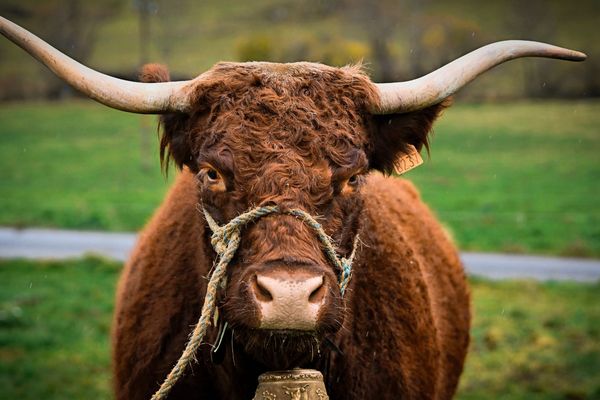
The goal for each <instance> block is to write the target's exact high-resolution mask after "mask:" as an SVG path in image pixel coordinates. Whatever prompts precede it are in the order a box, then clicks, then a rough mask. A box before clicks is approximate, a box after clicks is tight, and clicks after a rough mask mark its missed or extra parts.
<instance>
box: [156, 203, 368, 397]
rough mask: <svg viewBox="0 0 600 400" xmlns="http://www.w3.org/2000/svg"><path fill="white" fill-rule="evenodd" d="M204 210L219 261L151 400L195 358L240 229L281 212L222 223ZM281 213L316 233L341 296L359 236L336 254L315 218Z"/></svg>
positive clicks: (271, 209) (252, 213) (258, 212)
mask: <svg viewBox="0 0 600 400" xmlns="http://www.w3.org/2000/svg"><path fill="white" fill-rule="evenodd" d="M203 212H204V216H205V218H206V222H207V223H208V226H209V228H210V230H211V231H212V232H213V234H212V236H211V244H212V246H213V248H214V249H215V252H216V253H217V256H218V262H217V264H216V266H215V268H214V270H213V273H212V275H211V277H210V280H209V281H208V286H207V288H206V296H205V297H204V304H203V305H202V314H201V315H200V319H199V320H198V323H197V324H196V326H195V327H194V330H193V331H192V333H191V335H190V338H189V340H188V342H187V344H186V346H185V350H184V351H183V354H182V355H181V357H180V358H179V360H178V361H177V363H176V364H175V366H174V367H173V369H172V370H171V372H169V375H168V376H167V378H166V379H165V381H164V382H163V383H162V385H161V386H160V388H159V389H158V390H157V391H156V393H154V395H153V396H152V400H164V399H166V398H167V396H168V394H169V392H170V390H171V389H172V388H173V386H174V385H175V383H177V381H178V380H179V378H181V377H182V376H183V374H184V373H185V367H186V366H187V365H188V364H189V363H191V362H192V361H197V360H196V351H197V350H198V347H199V346H200V344H201V343H202V339H203V338H204V336H205V335H206V331H207V330H208V327H209V326H210V325H211V319H212V318H213V315H214V314H215V310H216V300H217V290H218V289H219V288H223V289H224V288H225V286H226V280H227V277H226V275H225V272H226V269H227V265H229V262H230V261H231V260H232V258H233V256H234V255H235V252H236V251H237V249H238V247H239V244H240V240H241V233H242V228H243V227H244V226H246V225H247V224H249V223H250V222H253V221H255V220H257V219H259V218H261V217H263V216H265V215H269V214H274V213H280V211H279V208H278V207H277V206H266V207H256V208H253V209H252V210H249V211H246V212H245V213H243V214H240V215H238V216H237V217H235V218H233V219H232V220H231V221H229V222H228V223H227V224H225V225H222V226H221V225H219V224H218V223H217V222H216V221H215V220H214V218H213V217H212V216H211V215H210V214H209V213H208V212H207V211H206V209H203ZM283 213H284V214H289V215H292V216H295V217H298V218H300V219H302V221H304V223H305V224H306V225H308V226H309V227H310V228H312V230H313V231H314V232H315V234H316V235H317V237H318V238H319V240H320V241H321V243H322V244H323V248H324V251H325V254H327V256H328V257H329V259H330V260H331V262H332V263H333V264H334V265H335V267H337V268H338V269H339V270H340V271H341V273H340V282H339V285H340V292H341V295H342V296H344V293H345V291H346V288H347V286H348V283H349V282H350V278H351V277H352V262H353V261H354V256H355V254H356V246H357V243H358V235H356V236H355V237H354V243H353V245H352V252H351V253H350V256H349V257H348V258H343V257H338V255H337V252H336V250H335V247H334V244H333V241H332V239H331V238H330V237H329V236H328V235H327V233H325V231H324V230H323V227H322V226H321V224H319V223H318V222H317V220H315V219H314V218H313V217H312V216H311V215H310V214H308V213H307V212H305V211H302V210H300V209H293V210H289V211H285V212H283ZM215 320H216V317H215ZM215 323H216V322H215Z"/></svg>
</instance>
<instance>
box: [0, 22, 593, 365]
mask: <svg viewBox="0 0 600 400" xmlns="http://www.w3.org/2000/svg"><path fill="white" fill-rule="evenodd" d="M0 32H2V33H3V34H4V35H6V36H7V37H9V38H10V39H11V40H13V41H15V42H16V43H17V44H19V45H20V46H21V47H23V48H24V49H26V50H27V51H29V52H30V53H31V54H32V55H34V56H35V57H36V58H38V59H39V60H40V61H42V62H44V63H45V64H46V65H47V66H48V67H49V68H50V69H51V70H53V71H54V72H55V73H57V74H58V75H59V76H60V77H62V78H64V79H65V80H67V81H68V82H69V83H71V84H72V85H73V86H74V87H76V88H77V89H79V90H81V91H82V92H84V93H85V94H87V95H89V96H90V97H92V98H94V99H96V100H98V101H100V102H101V103H103V104H106V105H108V106H110V107H114V108H118V109H121V110H125V111H130V112H138V113H159V114H163V117H162V124H163V136H162V140H161V154H162V155H163V157H164V158H167V159H168V158H169V157H170V158H172V159H173V160H174V162H175V163H176V165H177V166H179V167H184V166H185V167H187V168H189V170H190V171H192V172H193V173H194V174H196V176H197V183H198V202H199V204H201V206H202V207H204V209H205V210H206V212H207V213H209V214H210V215H211V216H212V217H213V218H214V219H215V220H216V221H217V223H219V224H226V223H228V222H229V221H230V220H232V219H233V218H234V217H236V216H237V215H239V214H241V213H243V212H245V211H247V210H248V209H253V208H255V207H261V206H268V205H276V206H277V207H278V208H279V210H281V211H283V212H281V213H278V214H271V215H268V216H265V217H262V218H260V219H258V220H257V221H255V222H254V223H252V224H250V225H248V226H247V227H246V228H245V229H244V230H243V232H242V240H241V244H240V247H239V249H238V250H237V252H236V256H235V258H234V259H233V260H232V262H231V265H230V266H229V269H228V280H227V282H228V285H227V288H226V290H225V295H224V296H223V299H222V300H223V303H222V306H223V307H222V309H223V311H224V314H225V319H226V320H227V321H228V323H230V324H231V325H232V326H233V327H234V329H235V331H236V334H237V336H236V337H237V339H238V340H239V342H240V343H243V344H244V345H245V346H246V348H247V350H248V351H249V352H250V353H251V354H252V355H254V356H255V357H256V358H257V359H259V360H260V361H262V362H264V363H265V364H266V365H267V366H270V367H272V368H288V367H293V366H295V365H298V364H300V363H302V362H304V361H305V360H304V357H305V356H306V357H309V356H310V351H306V350H307V347H312V343H314V338H317V339H319V338H320V337H322V336H323V335H326V334H328V333H332V332H335V331H337V330H338V329H340V327H341V324H342V323H343V318H344V315H343V314H344V313H343V311H342V310H343V309H344V305H345V304H344V303H345V302H347V301H349V300H350V299H351V297H352V286H351V285H352V284H350V287H349V290H348V294H347V296H346V297H345V298H342V296H341V293H340V290H339V287H338V279H339V274H340V271H338V270H336V268H335V267H334V265H332V263H331V262H330V261H329V260H328V259H327V257H326V256H325V255H324V253H323V249H322V246H321V244H322V243H321V242H320V241H319V240H318V239H317V237H316V235H315V233H314V232H313V231H312V230H311V229H309V228H308V227H307V225H306V224H305V223H304V222H303V221H301V220H299V219H298V218H294V217H292V216H290V215H288V214H286V213H285V211H286V210H292V209H300V210H303V211H304V212H307V213H309V214H310V215H312V216H314V217H315V218H317V219H318V221H319V222H320V223H321V224H322V225H323V228H324V229H325V231H326V233H327V234H328V235H329V236H330V237H331V238H333V240H334V242H335V243H336V244H337V248H338V253H339V255H340V256H347V255H348V254H349V253H350V252H351V250H352V246H353V242H354V239H355V237H356V235H357V233H358V232H359V230H360V214H361V209H362V200H361V186H362V185H363V183H364V177H365V174H366V173H368V172H369V171H371V170H379V171H382V172H384V173H390V172H391V171H392V170H393V168H394V165H395V162H396V160H397V159H398V157H400V156H402V155H403V154H405V153H407V152H408V151H411V150H413V149H416V150H417V151H420V150H421V149H422V148H423V147H424V146H427V143H428V140H427V134H428V132H429V130H430V128H431V125H432V123H433V121H434V119H435V118H436V116H437V115H438V114H439V112H440V110H441V109H442V108H443V107H444V100H445V99H446V98H448V96H450V95H451V94H453V93H454V92H456V91H457V90H458V89H460V88H461V87H462V86H464V85H465V84H466V83H468V82H470V81H471V80H473V79H474V78H475V77H477V76H478V75H479V74H481V73H483V72H485V71H487V70H488V69H490V68H492V67H493V66H495V65H497V64H499V63H502V62H504V61H507V60H510V59H513V58H517V57H523V56H542V57H552V58H562V59H568V60H582V59H584V58H585V55H583V54H582V53H579V52H575V51H572V50H567V49H562V48H558V47H555V46H551V45H547V44H542V43H536V42H524V41H506V42H499V43H495V44H493V45H489V46H485V47H483V48H481V49H479V50H476V51H474V52H472V53H470V54H468V55H466V56H464V57H462V58H460V59H458V60H456V61H454V62H452V63H450V64H448V65H446V66H444V67H442V68H440V69H439V70H437V71H435V72H432V73H431V74H429V75H426V76H424V77H422V78H419V79H416V80H413V81H409V82H397V83H389V84H374V83H372V82H371V81H370V80H369V79H368V78H367V77H366V76H365V75H364V74H363V73H362V71H361V70H360V68H358V67H345V68H332V67H328V66H324V65H320V64H312V63H295V64H273V63H245V64H236V63H220V64H217V65H216V66H215V67H214V68H212V69H211V70H209V71H208V72H206V73H204V74H202V75H200V76H198V77H197V78H195V79H193V80H191V81H184V82H166V81H167V80H168V73H167V72H166V70H165V69H162V68H160V67H156V66H155V67H148V68H146V70H145V71H144V77H145V80H146V81H147V82H146V83H134V82H126V81H122V80H119V79H115V78H112V77H109V76H106V75H103V74H100V73H98V72H96V71H93V70H90V69H88V68H86V67H84V66H82V65H80V64H78V63H76V62H74V61H73V60H71V59H69V58H68V57H66V56H65V55H63V54H61V53H59V52H58V51H56V50H55V49H53V48H52V47H50V46H49V45H47V44H46V43H44V42H42V41H41V40H40V39H38V38H37V37H35V36H33V35H31V34H30V33H29V32H27V31H25V30H23V29H22V28H20V27H18V26H16V25H14V24H12V23H11V22H9V21H7V20H5V19H3V18H1V17H0ZM209 234H210V232H209V231H208V230H207V236H206V237H205V240H206V242H207V244H208V242H209V240H210V239H209ZM292 336H293V337H292ZM278 340H280V343H279V344H281V343H284V342H285V343H288V344H289V345H288V346H287V347H286V349H285V351H284V352H283V353H284V354H285V359H283V358H278V357H274V355H273V354H272V353H273V352H272V351H266V350H265V349H266V348H267V346H268V344H269V342H270V341H278ZM271 343H273V342H271Z"/></svg>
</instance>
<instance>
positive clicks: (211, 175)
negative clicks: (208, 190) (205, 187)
mask: <svg viewBox="0 0 600 400" xmlns="http://www.w3.org/2000/svg"><path fill="white" fill-rule="evenodd" d="M206 176H207V177H208V180H209V181H211V182H213V181H215V182H216V181H217V180H218V179H219V173H218V172H217V171H215V170H214V169H212V168H208V169H207V171H206Z"/></svg>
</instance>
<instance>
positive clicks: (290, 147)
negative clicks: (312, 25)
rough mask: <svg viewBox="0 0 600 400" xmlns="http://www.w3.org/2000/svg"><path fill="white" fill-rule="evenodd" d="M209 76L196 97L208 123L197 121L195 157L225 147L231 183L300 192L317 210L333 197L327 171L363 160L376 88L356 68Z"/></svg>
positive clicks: (223, 66)
mask: <svg viewBox="0 0 600 400" xmlns="http://www.w3.org/2000/svg"><path fill="white" fill-rule="evenodd" d="M209 76H210V82H208V83H206V84H203V85H202V86H200V87H198V90H197V93H196V98H197V103H196V107H197V111H196V113H197V115H198V116H199V115H205V118H200V117H198V118H196V119H197V121H198V123H197V124H196V126H194V127H193V128H194V129H193V131H194V135H193V137H192V138H191V139H192V140H193V141H194V145H193V146H194V147H195V150H196V152H197V155H198V156H199V157H200V158H202V156H205V155H207V153H210V152H215V151H216V150H215V149H216V148H219V149H221V150H222V149H223V148H227V149H230V150H231V152H232V154H233V155H234V158H235V160H234V162H235V181H236V182H238V183H240V184H243V185H250V187H249V188H248V191H249V192H251V193H254V194H258V195H263V196H269V195H272V194H274V193H276V192H281V188H287V190H294V189H297V190H298V192H297V193H296V194H297V195H300V196H302V195H303V194H309V195H310V197H311V198H310V199H309V198H307V199H306V203H309V204H318V203H320V202H321V200H322V199H321V198H322V197H323V196H327V195H328V194H329V193H330V183H331V182H330V177H331V170H332V169H335V168H340V167H346V168H347V167H351V166H354V165H356V164H357V163H358V162H360V161H361V160H360V158H364V150H366V147H367V146H368V137H367V132H366V130H365V118H366V116H367V115H368V113H367V110H366V104H368V102H369V101H370V99H371V98H372V97H373V88H372V84H371V83H370V81H369V79H368V78H367V77H366V75H365V74H364V73H363V72H362V70H361V67H360V66H351V67H345V68H332V67H328V66H325V65H321V64H313V63H294V64H272V63H245V64H236V63H220V64H217V65H216V66H215V67H214V68H213V70H211V73H210V74H209ZM257 177H268V179H264V178H263V179H257ZM300 191H301V192H302V193H300Z"/></svg>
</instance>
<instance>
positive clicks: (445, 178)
mask: <svg viewBox="0 0 600 400" xmlns="http://www.w3.org/2000/svg"><path fill="white" fill-rule="evenodd" d="M141 118H146V119H149V121H148V120H146V121H147V122H146V123H145V125H151V126H152V125H153V122H150V121H153V118H152V117H140V116H136V115H132V114H126V113H121V112H118V111H114V110H110V109H107V108H104V107H102V106H99V105H96V104H94V103H91V102H71V103H64V104H47V103H28V104H13V105H10V106H4V107H3V108H1V109H0V170H2V171H3V174H2V180H1V181H0V225H14V226H53V227H60V228H80V229H105V230H117V231H118V230H138V229H140V228H141V227H142V226H143V224H144V223H145V221H146V220H147V219H148V217H149V216H150V215H151V213H152V211H153V210H154V209H155V208H156V207H157V206H158V204H160V202H161V200H162V198H163V196H164V193H165V191H166V189H167V187H168V184H169V183H168V182H167V181H166V180H165V178H164V177H163V175H162V174H161V172H160V168H159V164H158V154H157V147H158V144H157V140H156V139H152V144H151V145H150V146H151V147H152V150H151V151H149V154H145V155H143V154H142V148H143V147H142V146H141V134H140V125H141V123H140V121H141ZM598 126H600V103H598V102H582V103H568V102H567V103H548V102H544V103H519V104H512V105H507V104H500V105H485V106H472V105H456V106H454V107H452V108H450V109H449V110H447V111H446V113H445V115H444V116H442V117H441V119H440V121H439V123H438V124H437V127H436V135H435V137H434V139H433V144H432V154H431V159H430V160H428V161H426V163H425V165H423V166H421V167H419V168H417V169H415V170H413V171H411V172H409V173H408V174H407V178H408V179H410V180H412V181H414V182H415V183H416V185H417V186H418V187H419V189H420V190H421V193H422V195H423V197H424V199H425V201H426V202H427V203H428V204H430V205H431V206H432V208H433V209H434V210H435V211H436V212H437V214H438V216H439V217H440V218H441V220H442V221H443V222H444V223H445V224H446V225H447V226H448V228H449V229H450V230H451V231H452V232H453V234H454V236H455V238H456V240H457V241H458V243H459V244H460V247H461V248H463V249H469V250H485V251H511V252H514V251H517V252H537V253H553V254H565V255H576V256H596V257H597V256H600V204H599V203H598V201H597V199H598V198H599V194H600V193H599V192H600V189H599V181H598V176H600V165H599V164H598V162H597V155H598V154H599V153H600V141H599V139H598V134H597V132H598ZM152 132H153V129H150V132H146V135H148V136H149V137H151V138H153V137H154V138H155V137H156V136H155V135H154V134H153V133H152ZM142 160H145V163H149V165H150V166H149V167H148V168H146V169H144V168H143V164H142ZM174 174H175V172H174V171H173V170H172V172H171V176H172V175H174Z"/></svg>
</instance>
